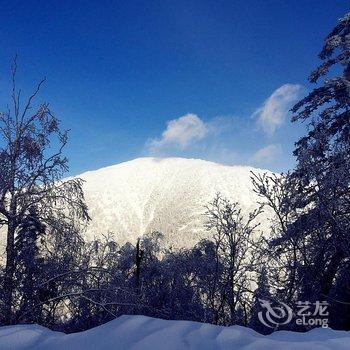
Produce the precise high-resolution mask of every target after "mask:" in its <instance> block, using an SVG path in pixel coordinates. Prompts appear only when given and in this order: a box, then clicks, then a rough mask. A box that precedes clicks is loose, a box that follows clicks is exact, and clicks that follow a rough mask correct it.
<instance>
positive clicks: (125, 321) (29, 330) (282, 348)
mask: <svg viewBox="0 0 350 350" xmlns="http://www.w3.org/2000/svg"><path fill="white" fill-rule="evenodd" d="M349 348H350V332H344V331H333V330H330V329H320V328H319V329H314V330H312V331H310V332H308V333H293V332H283V331H280V332H276V333H274V334H272V335H269V336H263V335H260V334H258V333H256V332H254V331H253V330H251V329H248V328H244V327H239V326H233V327H219V326H214V325H209V324H203V323H197V322H190V321H164V320H159V319H155V318H150V317H145V316H122V317H119V318H117V319H115V320H113V321H111V322H109V323H106V324H105V325H102V326H100V327H96V328H93V329H90V330H88V331H85V332H81V333H75V334H69V335H66V334H63V333H59V332H53V331H50V330H48V329H47V328H44V327H41V326H37V325H19V326H9V327H2V328H0V349H1V350H10V349H11V350H22V349H23V350H24V349H26V350H27V349H28V350H29V349H30V350H34V349H35V350H63V349H64V350H71V349H75V350H112V349H113V350H121V349H133V350H136V349H140V350H141V349H142V350H158V349H159V350H160V349H161V350H164V349H167V350H175V349H178V350H186V349H198V350H207V349H230V350H243V349H244V350H289V349H290V350H304V349H305V350H326V349H332V350H343V349H344V350H345V349H347V350H348V349H349Z"/></svg>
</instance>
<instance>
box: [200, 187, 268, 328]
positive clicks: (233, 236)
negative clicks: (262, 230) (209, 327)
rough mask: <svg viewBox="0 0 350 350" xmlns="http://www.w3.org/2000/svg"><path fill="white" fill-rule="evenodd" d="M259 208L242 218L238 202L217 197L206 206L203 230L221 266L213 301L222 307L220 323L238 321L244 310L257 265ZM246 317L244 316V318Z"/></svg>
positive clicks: (218, 195)
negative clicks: (209, 239) (214, 246)
mask: <svg viewBox="0 0 350 350" xmlns="http://www.w3.org/2000/svg"><path fill="white" fill-rule="evenodd" d="M259 213H260V209H258V210H255V211H253V212H251V213H250V214H249V215H248V217H247V218H245V217H244V216H243V214H242V212H241V209H240V208H239V205H238V203H232V202H231V201H229V200H228V199H226V198H222V197H221V196H220V194H217V196H216V197H215V198H214V200H213V201H212V202H211V203H209V205H208V206H207V212H206V217H207V224H206V227H207V229H208V230H210V231H211V232H212V233H213V240H214V243H215V244H216V247H217V248H216V252H217V255H218V258H219V259H220V261H221V263H222V266H223V267H222V271H221V275H220V281H221V282H220V296H219V300H218V301H217V302H216V305H217V307H218V308H222V310H223V314H224V320H222V323H224V324H236V323H237V322H240V321H241V317H238V316H239V314H238V310H247V305H246V304H247V303H248V302H249V301H250V299H251V298H250V297H249V295H250V294H251V282H252V281H253V280H254V277H253V276H254V272H255V271H256V269H257V265H258V264H259V254H258V250H257V249H256V247H258V246H259V245H260V241H261V239H260V235H259V234H258V231H257V230H256V228H257V226H258V225H259V224H258V223H257V222H256V217H257V216H258V215H259ZM246 318H247V317H246Z"/></svg>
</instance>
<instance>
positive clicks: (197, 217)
mask: <svg viewBox="0 0 350 350" xmlns="http://www.w3.org/2000/svg"><path fill="white" fill-rule="evenodd" d="M252 170H253V171H255V172H263V170H259V169H254V168H250V167H243V166H224V165H221V164H217V163H212V162H208V161H204V160H199V159H184V158H164V159H157V158H139V159H135V160H132V161H129V162H125V163H121V164H117V165H114V166H110V167H107V168H102V169H99V170H96V171H90V172H86V173H84V174H82V175H80V177H81V178H83V179H84V180H85V181H86V182H85V184H84V192H85V196H86V201H87V204H88V206H89V210H90V215H91V217H92V222H91V224H90V225H89V228H88V232H87V234H88V237H90V238H91V237H93V236H97V237H98V236H99V235H101V234H104V233H107V232H108V231H111V232H113V233H114V234H115V236H116V239H117V241H119V242H120V243H124V242H126V241H131V242H134V241H135V240H136V238H137V237H138V236H140V235H142V234H145V233H148V232H151V231H153V230H158V231H161V232H163V233H164V235H165V242H166V243H167V244H172V245H174V246H176V247H181V246H189V245H192V244H194V243H196V242H197V241H198V239H200V238H203V237H204V236H205V234H206V232H205V230H204V229H203V222H204V218H203V213H204V211H205V209H204V205H205V204H206V203H207V202H208V201H210V200H212V199H213V197H214V196H215V193H216V192H220V193H222V194H223V195H225V196H226V197H227V198H229V199H231V200H232V201H237V202H239V203H240V205H241V207H242V211H243V213H247V212H248V211H251V210H253V209H255V208H256V206H257V204H256V201H257V196H256V195H255V194H254V192H253V190H252V184H251V181H250V171H252ZM262 221H263V222H265V223H266V220H264V219H263V217H262Z"/></svg>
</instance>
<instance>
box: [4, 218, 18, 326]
mask: <svg viewBox="0 0 350 350" xmlns="http://www.w3.org/2000/svg"><path fill="white" fill-rule="evenodd" d="M15 231H16V227H15V225H14V224H13V222H11V221H10V222H9V225H8V228H7V245H6V268H5V276H4V302H5V310H4V311H5V314H4V316H5V324H7V325H10V324H12V322H13V313H12V311H13V310H12V306H13V305H12V304H13V290H14V272H15Z"/></svg>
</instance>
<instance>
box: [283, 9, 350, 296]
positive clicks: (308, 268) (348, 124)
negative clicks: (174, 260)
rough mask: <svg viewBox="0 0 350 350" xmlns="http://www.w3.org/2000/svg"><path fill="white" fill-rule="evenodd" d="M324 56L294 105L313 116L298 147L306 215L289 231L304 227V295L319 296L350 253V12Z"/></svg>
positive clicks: (299, 198) (298, 196)
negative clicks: (313, 85)
mask: <svg viewBox="0 0 350 350" xmlns="http://www.w3.org/2000/svg"><path fill="white" fill-rule="evenodd" d="M320 58H321V59H322V60H323V63H322V64H321V65H320V66H319V67H318V68H317V69H316V70H315V71H314V72H312V73H311V75H310V81H311V82H312V83H317V82H319V80H320V79H321V78H322V77H324V76H325V77H326V78H325V79H324V81H323V82H322V83H321V84H320V86H319V87H317V88H315V89H314V90H313V91H311V92H310V93H309V94H308V95H307V96H306V97H305V98H304V99H302V100H301V101H300V102H298V103H297V104H296V105H295V106H294V107H293V109H292V111H293V112H294V116H293V121H307V122H308V130H309V131H308V133H307V135H306V136H304V137H302V138H301V139H300V140H299V141H298V142H297V143H296V149H295V151H294V154H295V156H296V157H297V166H296V169H295V171H294V172H293V173H292V174H291V177H292V178H293V179H294V181H295V183H296V192H295V198H294V202H295V206H296V207H297V208H298V209H299V211H300V216H299V217H298V219H297V220H296V221H295V222H294V223H293V224H292V225H290V227H289V234H296V233H297V232H300V230H302V231H303V234H304V247H305V248H306V249H304V253H305V254H307V256H308V258H309V263H308V264H307V265H304V266H301V269H300V272H301V275H302V279H303V280H304V281H305V284H307V286H306V289H305V288H304V291H302V293H303V292H304V293H303V294H304V295H303V296H304V298H306V297H309V298H310V299H312V298H313V299H318V300H322V299H326V298H327V296H328V295H329V292H330V290H331V288H332V285H333V283H334V280H335V278H336V276H337V273H338V271H339V270H340V268H341V267H342V265H343V264H344V262H345V261H346V260H347V259H349V256H350V255H349V251H350V250H349V242H350V109H349V108H350V61H349V60H350V14H346V15H345V16H344V17H343V18H342V19H340V20H339V23H338V25H337V26H336V27H335V28H334V29H333V31H332V32H331V33H330V34H329V35H328V36H327V38H326V40H325V45H324V47H323V49H322V51H321V53H320ZM331 70H332V71H333V72H335V74H338V75H335V76H333V77H331V76H330V75H331ZM339 73H340V74H339ZM306 281H307V283H306ZM310 293H311V294H312V295H311V296H310Z"/></svg>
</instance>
